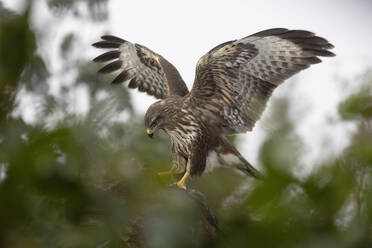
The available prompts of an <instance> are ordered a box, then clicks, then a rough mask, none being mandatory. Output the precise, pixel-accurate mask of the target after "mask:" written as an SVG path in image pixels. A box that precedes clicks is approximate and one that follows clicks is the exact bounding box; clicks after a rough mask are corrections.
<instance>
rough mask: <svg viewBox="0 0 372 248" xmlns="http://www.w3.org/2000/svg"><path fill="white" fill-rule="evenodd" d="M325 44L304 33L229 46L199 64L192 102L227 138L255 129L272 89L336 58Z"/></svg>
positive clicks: (278, 33) (264, 35)
mask: <svg viewBox="0 0 372 248" xmlns="http://www.w3.org/2000/svg"><path fill="white" fill-rule="evenodd" d="M332 48H333V45H332V44H330V43H329V42H328V41H327V40H326V39H324V38H321V37H318V36H315V34H314V33H312V32H309V31H304V30H288V29H283V28H277V29H269V30H264V31H261V32H258V33H255V34H253V35H250V36H247V37H245V38H243V39H240V40H233V41H229V42H225V43H223V44H221V45H219V46H217V47H215V48H213V49H212V50H211V51H209V52H208V53H207V54H205V55H204V56H203V57H201V59H200V60H199V61H198V64H197V68H196V76H195V82H194V86H193V88H192V90H191V92H190V95H189V98H190V101H192V102H196V103H195V105H196V106H197V108H198V110H197V111H198V112H200V113H201V118H203V119H204V121H206V122H207V123H209V125H211V126H213V127H214V128H216V129H217V130H218V131H220V132H222V133H223V134H226V135H229V134H234V133H242V132H246V131H250V130H252V128H253V126H254V124H255V122H256V121H257V120H258V119H259V118H260V116H261V114H262V112H263V111H264V109H265V107H266V103H267V101H268V99H269V98H270V96H271V94H272V92H273V90H274V89H275V88H276V87H277V86H278V85H280V84H281V83H283V82H284V80H286V79H288V78H289V77H291V76H293V75H294V74H296V73H297V72H299V71H301V70H304V69H306V68H308V67H309V66H310V65H312V64H316V63H320V62H321V60H320V59H319V58H318V56H327V57H330V56H334V54H333V53H332V52H330V51H328V49H332Z"/></svg>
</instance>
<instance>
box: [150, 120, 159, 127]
mask: <svg viewBox="0 0 372 248" xmlns="http://www.w3.org/2000/svg"><path fill="white" fill-rule="evenodd" d="M157 124H158V119H155V120H153V121H152V123H151V127H155V126H156V125H157Z"/></svg>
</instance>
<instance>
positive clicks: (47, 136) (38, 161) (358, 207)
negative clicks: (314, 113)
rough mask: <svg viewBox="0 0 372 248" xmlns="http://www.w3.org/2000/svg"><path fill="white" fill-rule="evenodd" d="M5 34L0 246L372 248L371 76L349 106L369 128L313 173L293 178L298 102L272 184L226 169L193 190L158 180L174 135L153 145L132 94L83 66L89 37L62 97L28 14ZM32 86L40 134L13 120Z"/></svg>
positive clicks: (270, 172) (66, 57)
mask: <svg viewBox="0 0 372 248" xmlns="http://www.w3.org/2000/svg"><path fill="white" fill-rule="evenodd" d="M75 2H76V1H48V3H49V6H50V7H51V8H52V10H53V11H56V10H57V9H61V8H62V9H63V11H75V10H76V9H75V8H77V7H76V5H75ZM83 2H84V3H86V2H85V1H83ZM96 2H99V1H96ZM86 4H88V3H86ZM87 6H90V5H87ZM0 7H1V8H2V5H0ZM96 7H97V6H96ZM1 11H3V10H1ZM63 11H62V12H63ZM8 12H9V11H8ZM8 12H7V13H8ZM61 16H63V13H61ZM94 21H97V20H94ZM0 32H1V34H4V32H5V33H6V34H8V35H5V36H4V35H0V47H1V49H2V50H1V52H0V65H2V66H1V69H0V70H1V77H0V78H1V81H0V82H1V85H0V87H2V88H1V91H0V92H1V93H0V94H1V111H2V112H1V116H2V119H1V121H0V202H1V204H0V220H1V222H0V247H161V248H166V247H286V248H287V247H371V246H372V238H371V230H372V128H371V127H372V123H371V118H370V117H371V115H370V106H371V101H370V100H371V88H370V85H371V80H372V77H371V75H370V74H368V73H366V77H365V78H364V82H363V84H362V86H361V90H360V92H359V93H356V94H351V96H350V97H349V98H348V99H346V100H345V101H344V102H343V103H342V104H341V105H340V109H339V111H340V115H341V116H342V117H343V119H344V121H348V122H353V123H354V125H355V126H356V127H357V128H356V129H355V130H354V131H353V133H351V139H350V144H349V145H348V146H347V147H346V148H345V150H344V151H343V152H342V153H341V154H339V155H338V156H337V157H336V159H331V158H329V159H328V162H327V163H324V164H321V165H314V166H313V167H314V171H313V173H312V174H311V175H309V176H308V177H306V178H301V179H299V178H298V177H296V175H295V173H294V169H295V168H296V167H297V166H299V165H300V164H301V161H302V156H303V152H304V151H305V150H306V145H305V144H303V142H302V141H301V140H300V137H299V136H298V135H297V134H296V132H295V128H294V127H295V123H293V121H292V120H291V119H290V117H289V116H288V114H287V113H288V112H289V111H288V106H289V105H290V104H288V99H278V100H277V101H276V103H275V104H274V106H276V109H275V110H274V111H273V113H274V114H273V115H272V116H271V118H272V119H273V120H275V122H273V121H271V123H275V126H274V127H273V128H272V130H271V131H270V132H269V133H268V134H267V138H266V140H265V142H264V143H263V145H262V147H261V149H260V162H261V163H262V167H263V170H264V174H265V178H264V179H263V180H253V179H247V178H246V176H244V175H240V174H237V173H235V172H233V171H232V170H228V169H217V170H215V171H214V172H212V173H209V174H204V175H203V176H202V177H201V178H200V179H198V180H195V181H192V182H191V183H190V188H193V189H196V190H189V191H187V192H185V191H183V190H179V189H176V188H173V187H169V184H170V183H171V182H172V181H173V180H176V178H172V177H170V178H165V179H164V178H161V177H159V176H158V175H157V172H160V171H164V170H167V169H168V168H169V164H170V155H169V154H170V153H169V149H170V147H169V139H168V138H167V137H166V136H165V134H163V133H156V135H155V137H154V139H152V140H150V139H148V137H147V136H146V134H145V132H144V128H143V117H142V116H136V115H135V114H134V113H133V108H132V106H131V101H130V97H129V94H128V91H127V90H126V89H125V88H121V89H120V90H118V88H115V87H116V86H110V85H106V83H107V82H108V81H109V80H105V79H104V78H102V77H97V76H96V75H95V71H96V68H95V66H94V65H92V64H90V63H88V62H86V61H82V60H76V59H74V58H73V56H72V54H71V51H72V50H73V49H74V46H75V45H76V43H78V42H79V38H78V36H76V35H75V34H73V33H68V34H67V35H66V38H65V39H64V42H61V46H62V47H61V50H60V51H61V53H60V56H61V60H62V61H63V63H65V64H64V66H63V70H64V71H65V72H73V73H72V74H74V75H76V77H74V78H73V79H72V80H71V83H70V84H68V85H66V86H64V88H63V90H61V92H60V94H59V95H51V94H49V91H48V89H49V80H50V77H51V76H56V75H51V73H50V72H49V70H48V66H46V63H45V59H44V58H42V57H40V56H38V55H37V54H35V42H34V32H33V30H30V28H29V25H28V14H27V12H26V13H25V14H24V15H20V16H13V17H10V19H8V20H7V21H6V22H2V23H1V24H0ZM16 37H23V38H24V39H19V40H16ZM13 55H17V56H15V57H16V58H14V60H11V61H10V62H9V63H7V59H8V58H9V57H13ZM12 59H13V58H12ZM80 86H83V87H85V88H86V89H87V95H88V98H89V102H90V107H89V110H88V111H87V113H86V114H83V115H78V114H75V113H71V112H68V111H67V110H66V109H68V107H69V106H70V103H69V102H68V100H66V99H68V98H67V96H68V94H69V93H71V92H74V90H75V89H76V88H77V87H80ZM21 88H23V89H26V91H27V92H28V93H29V94H33V95H37V96H39V97H40V98H41V99H42V100H41V104H40V106H41V107H42V108H41V111H40V113H38V116H39V119H38V122H37V123H34V124H32V125H31V124H27V123H24V122H23V121H22V120H21V119H18V118H16V117H14V115H12V112H13V110H14V97H15V95H17V94H20V92H19V89H21ZM99 95H101V96H99ZM102 95H103V96H105V95H106V96H108V97H102ZM55 113H61V116H60V117H59V118H57V119H53V118H51V117H53V116H54V114H55ZM118 115H126V117H125V118H122V119H119V120H118V119H116V118H115V117H116V116H118ZM48 120H49V121H50V120H52V121H53V123H54V124H53V125H50V123H49V122H48ZM315 131H316V130H315ZM2 172H5V173H4V175H3V174H2ZM215 217H217V220H218V222H217V220H216V218H215Z"/></svg>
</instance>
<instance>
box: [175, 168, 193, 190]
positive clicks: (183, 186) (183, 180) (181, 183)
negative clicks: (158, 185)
mask: <svg viewBox="0 0 372 248" xmlns="http://www.w3.org/2000/svg"><path fill="white" fill-rule="evenodd" d="M189 176H190V173H189V172H188V171H186V172H185V174H184V175H183V177H182V178H181V179H180V180H179V181H178V182H176V183H172V184H171V186H177V187H178V188H180V189H183V190H187V186H186V180H187V178H188V177H189Z"/></svg>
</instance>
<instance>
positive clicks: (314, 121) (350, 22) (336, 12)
mask: <svg viewBox="0 0 372 248" xmlns="http://www.w3.org/2000/svg"><path fill="white" fill-rule="evenodd" d="M19 2H20V0H7V1H4V3H5V4H6V6H9V7H12V8H17V7H19V4H18V3H19ZM17 4H18V5H17ZM43 8H44V10H45V9H46V8H45V4H44V7H43V6H42V4H41V5H40V6H39V8H38V11H39V12H40V13H37V15H38V18H36V19H37V20H39V22H40V23H45V22H47V21H45V20H46V19H45V18H46V17H44V18H43V17H42V16H43V14H44V12H45V14H46V13H47V11H43ZM109 12H110V17H109V20H108V22H107V23H106V24H105V25H104V27H102V26H100V27H97V29H96V30H92V29H90V30H84V29H83V28H81V27H73V28H76V29H81V32H84V33H86V37H87V43H90V44H91V43H92V42H94V41H96V40H97V39H98V36H99V35H100V32H102V31H103V30H109V32H110V33H112V34H114V35H116V36H120V37H122V38H124V39H126V40H129V41H132V42H136V43H140V44H143V45H145V46H147V47H149V48H150V49H152V50H154V51H156V52H158V53H160V54H162V55H163V56H164V57H166V58H167V59H168V60H169V61H171V62H172V63H173V64H174V65H175V66H176V67H177V68H178V70H179V71H180V73H181V75H182V76H183V78H184V79H185V81H186V83H187V85H188V87H189V88H191V87H192V83H193V79H194V72H195V64H196V62H197V60H198V59H199V58H200V57H201V56H202V55H203V54H204V53H206V52H207V51H208V50H210V49H211V48H213V47H214V46H216V45H218V44H220V43H222V42H224V41H228V40H232V39H237V38H242V37H244V36H247V35H249V34H252V33H255V32H258V31H261V30H263V29H268V28H274V27H284V28H289V29H306V30H310V31H313V32H315V33H316V34H317V35H319V36H322V37H324V38H326V39H328V40H329V41H330V42H331V43H333V44H334V45H335V47H336V48H335V49H334V50H333V52H334V53H336V55H337V56H336V57H334V58H325V59H323V63H321V64H318V65H315V66H313V67H311V68H310V69H307V70H306V71H303V72H301V73H299V74H298V75H297V76H295V77H294V78H293V80H289V81H288V82H286V83H284V84H283V85H281V86H280V87H279V88H278V89H277V90H276V91H275V92H274V97H275V96H280V95H289V96H291V97H292V98H291V99H292V101H291V104H292V108H291V111H292V112H291V114H292V116H293V118H294V119H296V120H297V122H296V123H297V126H296V130H297V131H298V132H299V133H300V135H301V136H302V137H303V138H304V139H305V142H306V143H307V144H310V149H309V150H308V151H307V156H308V157H309V158H310V159H311V160H314V159H318V158H320V157H321V155H322V153H323V152H324V150H323V148H322V146H320V144H321V143H322V142H324V140H323V139H324V137H327V138H329V139H330V141H329V142H331V143H330V144H331V145H330V146H329V147H332V149H330V151H331V152H332V151H333V152H335V151H339V150H340V149H342V148H343V147H344V146H345V145H346V144H347V139H346V136H345V135H343V134H344V133H345V132H348V131H349V130H350V129H351V128H352V127H351V126H350V125H339V124H338V125H335V124H333V123H330V122H329V120H330V119H335V118H337V105H338V103H339V102H340V101H341V99H343V98H344V97H345V96H347V95H348V94H349V93H350V92H351V90H352V89H354V88H355V87H356V86H355V79H356V77H357V76H358V75H360V74H361V73H363V72H364V71H365V70H366V69H367V68H371V66H372V49H371V47H372V31H371V30H372V28H371V27H372V14H371V13H372V1H370V0H328V1H324V0H312V1H298V0H297V1H296V0H280V1H279V0H272V1H270V0H249V1H248V0H245V1H244V0H229V1H218V0H203V1H200V0H199V1H198V0H188V1H174V0H157V1H153V0H147V1H145V0H136V1H125V0H111V1H110V4H109ZM49 18H50V17H49ZM48 23H49V22H48ZM43 25H45V24H43ZM66 28H67V29H68V28H71V25H70V26H68V25H67V27H66V26H64V27H63V28H61V30H51V32H54V33H53V36H54V37H62V33H63V32H64V30H66ZM83 50H84V49H83ZM86 53H87V54H89V56H91V55H93V54H94V55H97V51H95V50H94V49H93V48H91V47H87V48H86ZM82 56H84V55H83V54H82ZM340 78H341V79H346V80H348V81H347V82H349V83H346V84H345V83H343V84H342V85H341V81H340V80H339V79H340ZM132 94H133V96H134V105H135V108H136V110H138V111H139V112H144V111H146V109H147V107H148V106H149V105H150V104H151V103H153V102H154V98H152V97H149V96H146V95H145V94H143V93H137V92H136V91H133V93H132ZM269 112H270V103H269V105H268V109H266V111H265V113H266V114H267V113H269ZM265 113H264V115H265ZM268 129H270V125H269V124H267V123H265V124H263V122H258V125H256V127H255V128H254V130H253V132H252V133H249V134H245V135H240V137H243V138H242V139H243V140H244V142H242V144H241V145H240V150H241V151H242V152H243V154H244V155H245V156H246V157H247V158H248V159H249V160H250V161H253V163H254V162H256V161H257V154H258V152H257V151H258V148H259V145H260V142H261V141H262V139H263V134H264V133H265V131H267V130H268ZM331 134H332V135H331ZM311 160H309V161H311Z"/></svg>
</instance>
